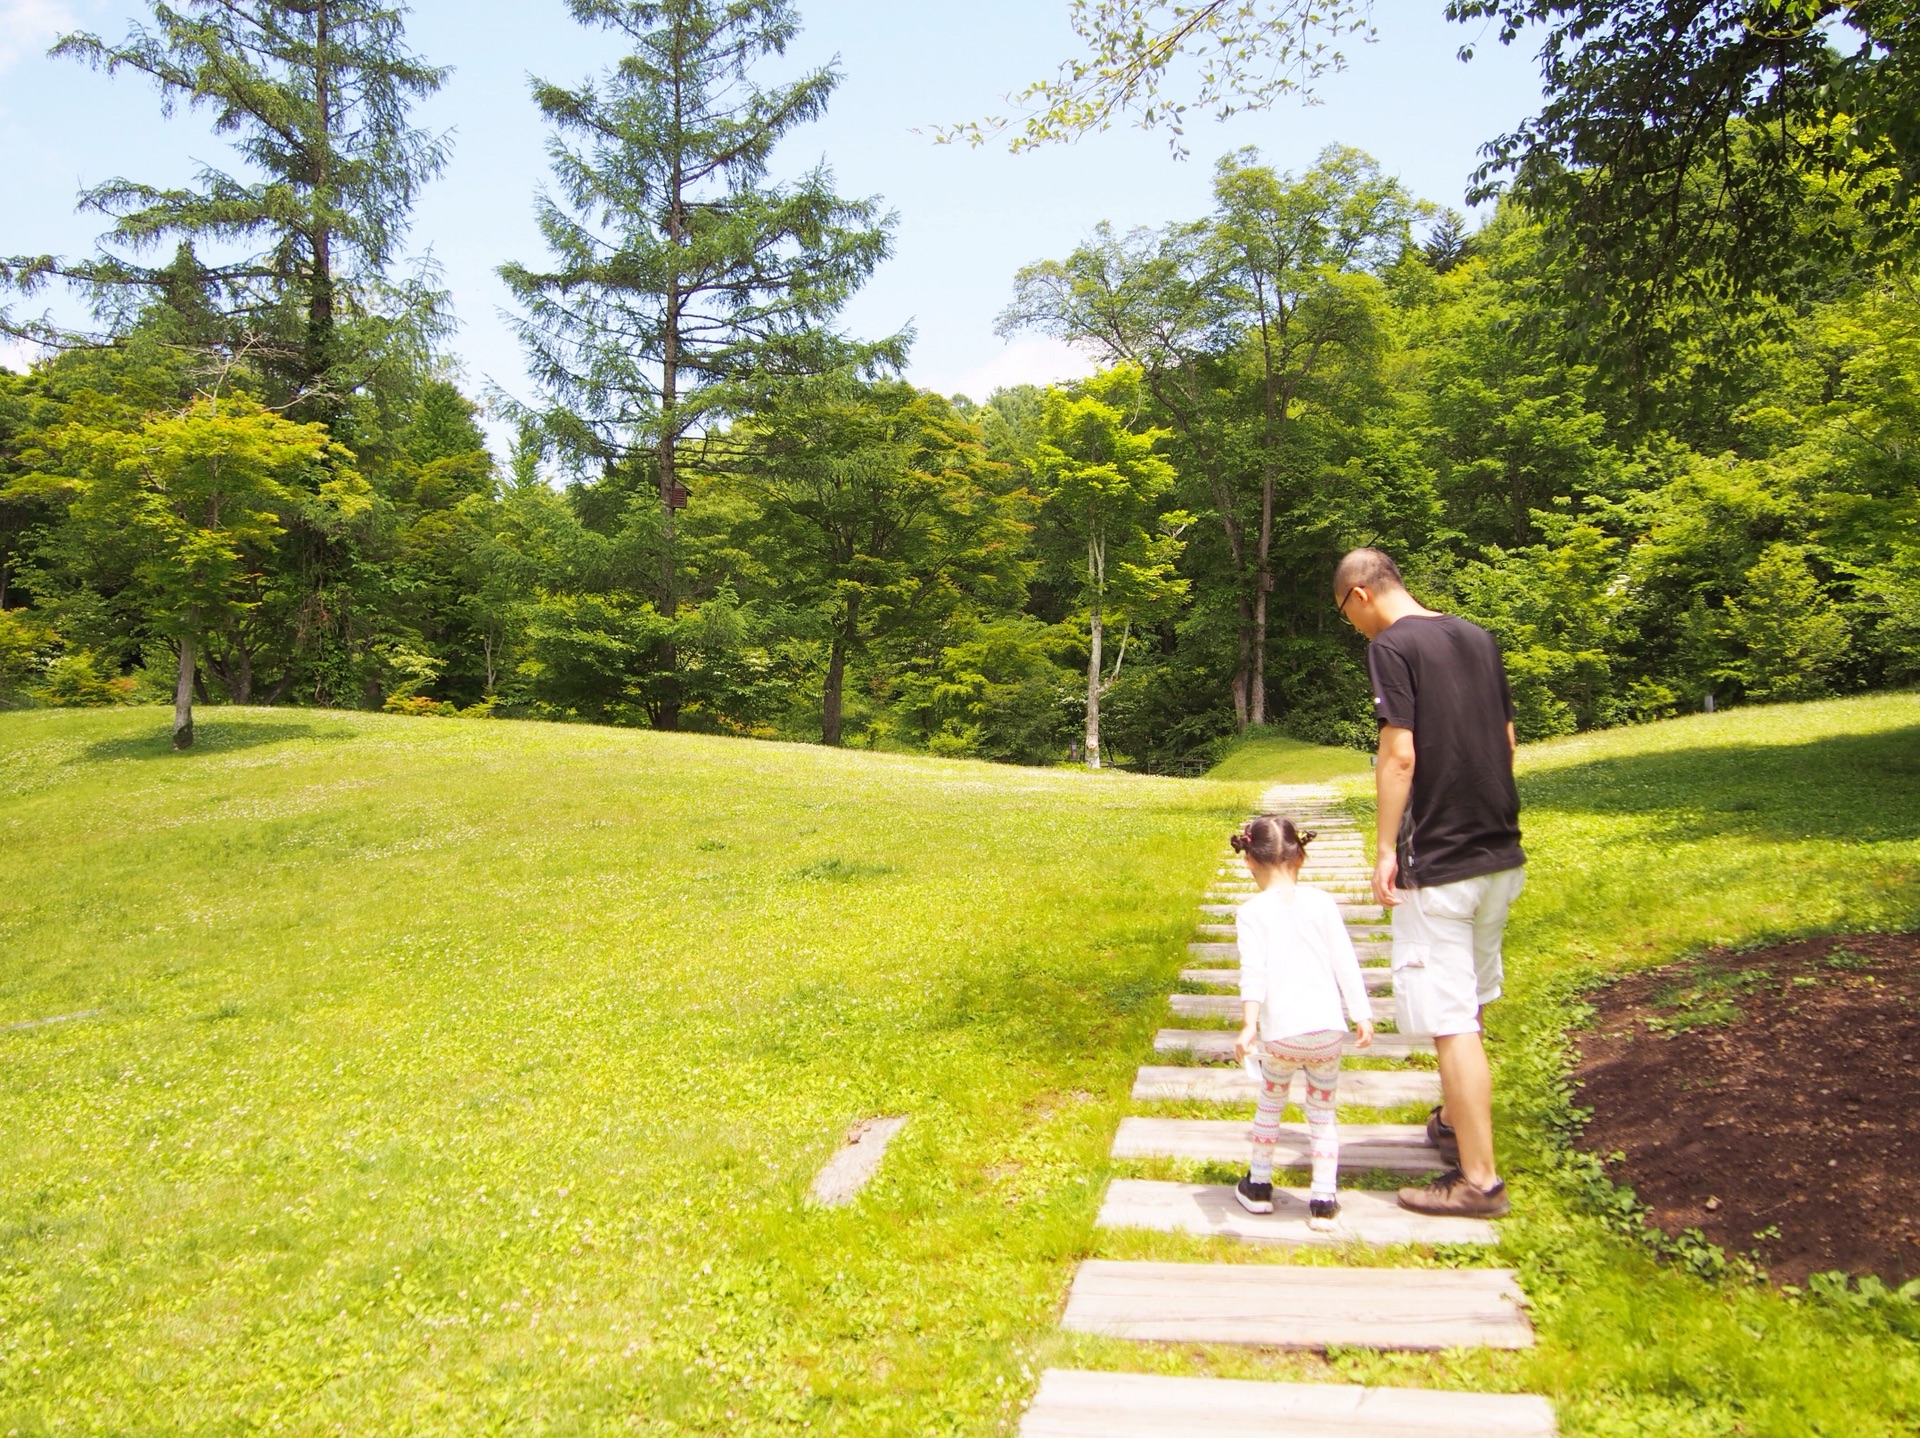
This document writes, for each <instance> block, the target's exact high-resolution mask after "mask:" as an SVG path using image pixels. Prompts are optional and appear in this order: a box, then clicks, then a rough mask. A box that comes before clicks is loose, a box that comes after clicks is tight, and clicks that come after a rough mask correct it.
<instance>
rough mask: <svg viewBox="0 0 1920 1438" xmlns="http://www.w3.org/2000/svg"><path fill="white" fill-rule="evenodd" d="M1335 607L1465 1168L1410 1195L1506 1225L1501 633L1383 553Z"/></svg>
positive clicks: (1380, 873) (1450, 1143) (1422, 1027)
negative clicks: (1353, 648)
mask: <svg viewBox="0 0 1920 1438" xmlns="http://www.w3.org/2000/svg"><path fill="white" fill-rule="evenodd" d="M1334 602H1335V603H1336V604H1337V605H1338V606H1339V609H1340V613H1341V614H1343V615H1345V616H1346V617H1347V619H1348V620H1349V621H1350V622H1351V623H1352V624H1353V626H1354V628H1356V629H1358V630H1359V631H1360V632H1361V633H1362V634H1364V635H1366V636H1367V640H1368V644H1367V671H1368V673H1369V674H1370V675H1371V677H1372V679H1373V707H1374V714H1375V717H1376V718H1377V719H1378V720H1379V721H1380V757H1379V759H1378V760H1377V761H1376V765H1375V771H1374V787H1375V791H1376V793H1377V795H1378V798H1379V838H1378V857H1377V859H1376V860H1375V863H1374V868H1373V896H1374V898H1375V899H1376V900H1377V901H1378V902H1380V903H1381V904H1383V905H1385V906H1386V907H1387V909H1388V910H1389V911H1390V912H1391V913H1392V915H1393V994H1394V1006H1395V1009H1396V1011H1397V1017H1398V1021H1399V1026H1400V1031H1401V1032H1402V1033H1408V1034H1431V1035H1433V1042H1434V1048H1435V1049H1436V1050H1437V1051H1438V1053H1439V1056H1440V1096H1441V1099H1442V1100H1443V1102H1442V1103H1441V1105H1440V1106H1439V1107H1438V1108H1436V1109H1434V1111H1433V1114H1432V1116H1431V1117H1430V1118H1429V1119H1428V1120H1427V1135H1428V1137H1429V1138H1431V1139H1432V1140H1433V1142H1434V1144H1435V1146H1436V1147H1437V1148H1439V1150H1440V1152H1441V1155H1442V1156H1443V1157H1445V1158H1446V1159H1447V1160H1449V1161H1450V1162H1452V1163H1453V1164H1454V1165H1455V1167H1454V1168H1453V1169H1452V1170H1451V1171H1450V1172H1448V1173H1446V1174H1443V1175H1442V1176H1441V1177H1440V1178H1438V1179H1436V1180H1434V1182H1432V1183H1431V1184H1428V1185H1426V1186H1424V1187H1420V1188H1403V1189H1401V1190H1400V1202H1401V1204H1402V1205H1403V1206H1404V1207H1407V1208H1410V1209H1413V1210H1414V1211H1415V1212H1417V1213H1437V1214H1453V1215H1461V1216H1468V1217H1475V1218H1498V1217H1500V1216H1501V1215H1502V1214H1504V1213H1506V1211H1507V1186H1506V1184H1504V1183H1503V1182H1501V1180H1500V1175H1499V1173H1498V1172H1497V1171H1496V1169H1495V1167H1494V1161H1493V1076H1492V1073H1491V1071H1490V1070H1489V1069H1488V1067H1487V1051H1486V1047H1485V1045H1484V1044H1483V1043H1482V1042H1481V1038H1480V1011H1481V1009H1482V1008H1484V1007H1485V1006H1486V1005H1487V1004H1489V1003H1491V1002H1492V1001H1493V1000H1495V999H1497V998H1499V997H1500V989H1501V982H1502V977H1503V974H1502V966H1501V957H1500V936H1501V931H1502V930H1503V929H1504V928H1505V927H1506V922H1507V908H1508V906H1509V905H1510V904H1511V903H1512V902H1513V900H1514V899H1515V897H1517V896H1518V894H1519V893H1520V888H1521V885H1522V884H1523V883H1524V882H1525V879H1526V870H1525V868H1524V867H1523V865H1524V864H1525V863H1526V856H1525V855H1524V854H1522V853H1521V852H1520V795H1519V791H1518V790H1516V789H1515V788H1514V783H1513V749H1514V735H1513V696H1512V693H1511V692H1510V691H1509V690H1508V688H1507V671H1506V666H1505V665H1504V664H1503V663H1502V662H1501V659H1500V648H1499V646H1498V645H1497V644H1496V643H1495V642H1494V639H1493V636H1492V635H1491V634H1489V633H1487V631H1486V630H1484V629H1482V628H1481V627H1480V626H1479V625H1477V624H1470V623H1468V622H1467V621H1466V620H1464V619H1457V618H1455V617H1454V616H1452V615H1450V614H1436V613H1435V612H1434V611H1433V610H1431V609H1427V608H1425V607H1424V606H1422V605H1421V604H1420V603H1418V602H1417V601H1416V600H1415V599H1414V598H1413V596H1412V595H1410V594H1408V593H1407V589H1406V585H1405V584H1403V583H1402V582H1401V579H1400V571H1399V570H1398V569H1397V568H1396V567H1395V566H1394V563H1393V561H1392V560H1391V559H1389V558H1388V557H1387V556H1386V555H1384V554H1382V553H1381V552H1380V551H1379V550H1377V549H1356V550H1354V551H1353V552H1352V553H1351V554H1349V555H1348V556H1347V557H1346V558H1345V559H1343V560H1341V561H1340V567H1339V568H1338V569H1337V570H1335V571H1334Z"/></svg>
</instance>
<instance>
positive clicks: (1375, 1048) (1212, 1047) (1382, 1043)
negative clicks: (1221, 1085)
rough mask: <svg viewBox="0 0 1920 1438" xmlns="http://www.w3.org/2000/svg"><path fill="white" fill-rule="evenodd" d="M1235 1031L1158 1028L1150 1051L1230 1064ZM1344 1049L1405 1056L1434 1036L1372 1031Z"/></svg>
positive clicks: (1427, 1049)
mask: <svg viewBox="0 0 1920 1438" xmlns="http://www.w3.org/2000/svg"><path fill="white" fill-rule="evenodd" d="M1237 1032H1238V1031H1237V1030H1235V1029H1161V1030H1160V1031H1159V1032H1158V1033H1156V1034H1155V1035H1154V1036H1153V1051H1154V1052H1155V1053H1157V1054H1192V1055H1193V1056H1194V1058H1195V1059H1196V1060H1197V1061H1199V1062H1200V1063H1215V1064H1229V1063H1233V1062H1234V1055H1233V1040H1234V1035H1235V1034H1236V1033H1237ZM1346 1051H1347V1055H1348V1057H1350V1058H1352V1057H1359V1058H1370V1059H1406V1058H1412V1057H1413V1056H1414V1055H1415V1054H1430V1053H1432V1052H1433V1040H1432V1039H1429V1038H1417V1037H1409V1036H1407V1035H1405V1034H1375V1035H1374V1036H1373V1042H1372V1043H1371V1044H1369V1045H1368V1046H1367V1047H1366V1048H1364V1049H1357V1048H1355V1047H1354V1046H1353V1040H1352V1038H1348V1040H1347V1049H1346Z"/></svg>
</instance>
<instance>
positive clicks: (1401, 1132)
mask: <svg viewBox="0 0 1920 1438" xmlns="http://www.w3.org/2000/svg"><path fill="white" fill-rule="evenodd" d="M1343 1084H1344V1081H1343ZM1343 1097H1344V1096H1343ZM1247 1129H1248V1126H1247V1122H1246V1121H1245V1120H1244V1119H1230V1118H1123V1119H1121V1120H1120V1131H1119V1132H1118V1133H1116V1134H1115V1135H1114V1136H1113V1156H1114V1157H1115V1158H1186V1159H1197V1160H1203V1161H1211V1162H1218V1163H1245V1162H1246V1161H1247ZM1311 1164H1312V1155H1311V1149H1310V1146H1309V1144H1308V1142H1307V1126H1306V1125H1305V1124H1303V1123H1283V1124H1281V1125H1280V1142H1279V1144H1278V1145H1277V1146H1276V1148H1275V1150H1274V1155H1273V1166H1274V1167H1275V1168H1307V1167H1310V1166H1311ZM1446 1166H1447V1165H1446V1161H1445V1160H1444V1159H1442V1158H1441V1157H1440V1154H1439V1151H1438V1150H1437V1149H1435V1148H1434V1147H1433V1145H1432V1144H1430V1143H1428V1142H1427V1130H1426V1126H1425V1125H1424V1124H1417V1123H1343V1124H1341V1125H1340V1171H1341V1172H1342V1173H1346V1172H1349V1171H1351V1170H1354V1169H1369V1168H1377V1169H1385V1170H1388V1171H1389V1172H1393V1173H1439V1172H1441V1171H1443V1170H1444V1169H1445V1168H1446Z"/></svg>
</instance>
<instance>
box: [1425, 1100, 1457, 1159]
mask: <svg viewBox="0 0 1920 1438" xmlns="http://www.w3.org/2000/svg"><path fill="white" fill-rule="evenodd" d="M1442 1107H1443V1105H1441V1104H1435V1105H1434V1106H1433V1112H1432V1113H1430V1114H1428V1115H1427V1142H1428V1143H1430V1144H1432V1145H1433V1146H1434V1147H1435V1148H1437V1149H1439V1150H1440V1158H1441V1161H1442V1162H1444V1163H1450V1164H1452V1165H1453V1166H1454V1167H1455V1168H1458V1167H1459V1166H1460V1139H1459V1137H1458V1136H1457V1135H1456V1134H1455V1133H1454V1131H1453V1125H1452V1124H1450V1123H1448V1122H1446V1121H1445V1120H1444V1119H1442V1118H1441V1117H1440V1110H1441V1108H1442Z"/></svg>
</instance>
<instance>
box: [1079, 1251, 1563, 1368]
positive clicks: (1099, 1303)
mask: <svg viewBox="0 0 1920 1438" xmlns="http://www.w3.org/2000/svg"><path fill="white" fill-rule="evenodd" d="M1061 1322H1062V1326H1063V1327H1065V1328H1067V1329H1069V1330H1071V1331H1073V1332H1075V1333H1097V1334H1102V1335H1104V1336H1106V1337H1109V1338H1134V1339H1141V1340H1145V1341H1150V1342H1161V1343H1235V1344H1243V1345H1246V1346H1248V1347H1257V1348H1326V1347H1328V1346H1329V1345H1334V1346H1338V1347H1351V1348H1390V1349H1404V1350H1406V1351H1408V1352H1414V1353H1422V1352H1425V1353H1431V1352H1433V1351H1435V1350H1438V1349H1447V1348H1470V1347H1478V1348H1509V1349H1511V1348H1531V1347H1532V1346H1533V1325H1532V1324H1530V1323H1528V1322H1527V1315H1526V1311H1525V1310H1524V1309H1523V1308H1522V1307H1521V1305H1520V1290H1519V1289H1518V1288H1517V1287H1516V1286H1515V1284H1514V1280H1513V1273H1512V1272H1511V1271H1510V1270H1508V1269H1504V1268H1323V1267H1320V1266H1318V1265H1315V1266H1313V1267H1305V1266H1295V1265H1291V1264H1276V1263H1119V1262H1115V1261H1113V1260H1111V1259H1088V1260H1087V1261H1086V1262H1085V1263H1082V1264H1081V1265H1080V1271H1079V1272H1078V1273H1076V1274H1075V1275H1074V1278H1073V1288H1072V1289H1071V1290H1070V1291H1069V1293H1068V1295H1067V1309H1066V1315H1065V1317H1064V1318H1063V1319H1062V1320H1061Z"/></svg>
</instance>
